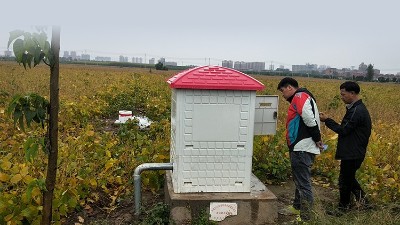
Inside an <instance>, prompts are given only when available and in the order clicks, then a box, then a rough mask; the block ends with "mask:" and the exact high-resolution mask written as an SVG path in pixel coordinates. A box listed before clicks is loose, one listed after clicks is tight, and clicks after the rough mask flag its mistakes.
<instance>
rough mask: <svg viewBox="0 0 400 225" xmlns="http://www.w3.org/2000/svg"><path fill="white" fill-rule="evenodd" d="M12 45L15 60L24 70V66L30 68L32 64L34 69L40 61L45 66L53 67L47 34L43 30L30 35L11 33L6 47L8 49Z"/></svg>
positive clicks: (20, 31) (19, 32)
mask: <svg viewBox="0 0 400 225" xmlns="http://www.w3.org/2000/svg"><path fill="white" fill-rule="evenodd" d="M12 43H13V51H14V55H15V58H16V60H17V62H18V63H22V64H23V66H24V68H25V69H26V65H28V66H29V68H31V66H32V62H33V66H34V67H35V66H36V65H38V64H39V63H40V62H41V61H42V60H43V61H44V62H45V63H46V64H47V65H49V64H50V65H53V63H54V56H53V54H52V53H51V49H50V43H49V42H48V41H47V34H46V33H45V32H44V31H43V30H40V31H39V33H36V32H35V33H32V34H31V33H29V32H24V31H22V30H14V31H11V32H10V38H9V41H8V44H7V46H8V47H10V45H11V44H12Z"/></svg>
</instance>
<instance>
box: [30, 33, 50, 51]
mask: <svg viewBox="0 0 400 225" xmlns="http://www.w3.org/2000/svg"><path fill="white" fill-rule="evenodd" d="M33 40H34V41H35V42H36V43H37V44H38V45H39V46H40V48H42V49H43V48H44V46H45V44H46V41H47V34H46V33H45V32H41V33H34V34H33Z"/></svg>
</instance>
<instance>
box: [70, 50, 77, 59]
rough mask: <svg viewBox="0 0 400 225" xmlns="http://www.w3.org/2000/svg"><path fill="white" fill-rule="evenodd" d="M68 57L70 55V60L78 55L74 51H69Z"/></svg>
mask: <svg viewBox="0 0 400 225" xmlns="http://www.w3.org/2000/svg"><path fill="white" fill-rule="evenodd" d="M70 57H71V59H72V60H76V59H78V57H77V56H76V51H71V53H70Z"/></svg>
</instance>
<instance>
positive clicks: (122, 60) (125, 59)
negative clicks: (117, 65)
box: [119, 55, 128, 62]
mask: <svg viewBox="0 0 400 225" xmlns="http://www.w3.org/2000/svg"><path fill="white" fill-rule="evenodd" d="M119 62H128V57H126V56H123V55H120V56H119Z"/></svg>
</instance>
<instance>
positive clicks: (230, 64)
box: [222, 60, 233, 68]
mask: <svg viewBox="0 0 400 225" xmlns="http://www.w3.org/2000/svg"><path fill="white" fill-rule="evenodd" d="M222 66H223V67H227V68H233V61H232V60H223V61H222Z"/></svg>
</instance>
